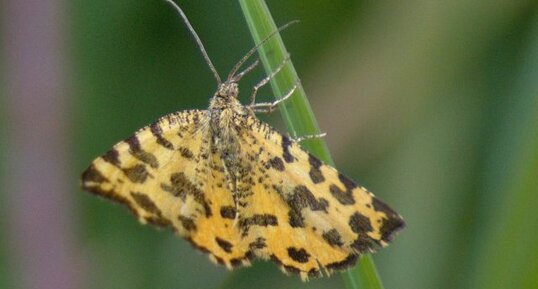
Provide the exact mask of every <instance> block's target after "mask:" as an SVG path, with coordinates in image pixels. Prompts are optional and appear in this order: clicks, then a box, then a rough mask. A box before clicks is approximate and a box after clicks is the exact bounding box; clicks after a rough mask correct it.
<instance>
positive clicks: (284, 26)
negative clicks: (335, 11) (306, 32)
mask: <svg viewBox="0 0 538 289" xmlns="http://www.w3.org/2000/svg"><path fill="white" fill-rule="evenodd" d="M297 23H299V20H293V21H290V22H288V23H286V24H284V25H282V26H280V27H279V28H278V29H277V30H275V31H273V32H271V34H269V35H267V36H266V37H265V38H264V39H262V41H261V42H260V43H258V45H256V46H254V47H253V48H252V49H250V50H249V51H248V52H247V53H246V54H245V56H243V58H241V60H239V62H237V64H236V65H235V66H234V68H233V69H232V71H230V74H229V75H228V78H227V81H230V80H232V79H233V77H234V76H235V74H236V73H237V71H238V70H239V68H241V66H243V64H245V62H246V61H247V60H248V59H249V58H250V57H251V56H252V54H254V52H256V51H257V50H258V48H260V47H261V46H262V45H264V44H265V43H266V42H267V41H269V39H271V38H272V37H273V36H275V35H276V34H277V33H278V32H280V31H282V30H284V29H286V28H288V27H289V26H291V25H293V24H297Z"/></svg>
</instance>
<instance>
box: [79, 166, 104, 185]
mask: <svg viewBox="0 0 538 289" xmlns="http://www.w3.org/2000/svg"><path fill="white" fill-rule="evenodd" d="M82 181H83V182H92V183H103V182H108V179H107V178H106V177H105V176H103V174H101V172H100V171H99V170H98V169H97V168H96V167H95V166H94V165H90V167H88V168H87V169H86V170H85V171H84V173H82Z"/></svg>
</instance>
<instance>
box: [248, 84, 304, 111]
mask: <svg viewBox="0 0 538 289" xmlns="http://www.w3.org/2000/svg"><path fill="white" fill-rule="evenodd" d="M297 86H298V82H297V83H295V85H294V86H293V87H292V88H291V89H290V90H289V91H288V92H287V93H286V94H285V95H284V96H283V97H282V98H279V99H277V100H275V101H273V102H261V103H255V104H251V105H249V106H248V108H250V109H252V111H254V112H261V113H270V112H272V111H273V110H275V109H276V108H277V106H278V104H279V103H281V102H283V101H285V100H287V99H288V98H290V97H291V96H292V94H293V93H294V92H295V90H297Z"/></svg>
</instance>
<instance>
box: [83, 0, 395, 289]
mask: <svg viewBox="0 0 538 289" xmlns="http://www.w3.org/2000/svg"><path fill="white" fill-rule="evenodd" d="M167 1H168V2H169V3H171V4H172V5H173V6H174V7H175V9H176V10H177V11H178V13H179V14H180V15H181V17H182V19H183V21H184V22H185V24H186V25H187V27H188V29H189V30H190V32H191V33H192V35H193V36H194V38H195V40H196V43H197V45H198V46H199V47H200V50H201V52H202V55H203V56H204V58H205V60H206V62H207V63H208V65H209V67H210V69H211V70H212V72H213V74H214V75H215V78H216V79H217V83H218V86H217V91H216V93H215V94H214V95H213V97H212V98H211V100H210V103H209V107H208V109H207V110H188V111H181V112H176V113H172V114H169V115H166V116H164V117H162V118H160V119H159V120H157V121H156V122H155V123H153V124H151V125H149V126H146V127H144V128H142V129H140V130H139V131H137V132H136V133H135V134H134V135H133V136H131V137H129V138H127V139H125V140H124V141H121V142H119V143H118V144H116V145H114V146H113V147H112V149H111V150H109V151H108V152H107V153H105V154H104V155H102V156H101V157H98V158H97V159H95V160H94V161H93V162H92V163H91V165H90V166H89V167H88V169H87V170H86V171H85V172H84V173H83V174H82V187H83V188H84V189H85V190H87V191H90V192H93V193H95V194H97V195H99V196H102V197H105V198H108V199H111V200H113V201H116V202H118V203H121V204H123V205H125V206H126V207H127V208H128V209H129V210H130V211H131V212H133V213H134V214H135V215H136V216H137V217H138V219H139V220H140V221H141V222H142V223H150V224H153V225H157V226H162V227H170V228H172V229H173V230H174V231H175V232H176V233H177V234H179V235H180V236H182V237H183V238H185V239H186V240H187V241H189V242H190V243H191V244H192V245H193V246H194V247H196V248H197V249H199V250H200V251H202V252H204V253H207V254H208V255H209V257H210V258H211V259H212V260H213V261H214V262H216V263H218V264H222V265H225V266H226V267H228V268H235V267H239V266H243V265H250V262H251V261H252V260H253V259H254V258H261V259H270V260H272V261H274V262H275V263H277V264H278V265H279V266H280V268H281V269H282V270H283V271H284V272H287V273H295V274H299V275H300V277H301V278H302V279H303V280H306V279H308V278H309V277H319V276H321V275H322V274H327V275H328V274H330V273H332V272H333V271H338V270H343V269H346V268H349V267H350V266H352V265H354V264H355V263H356V261H357V259H358V257H359V256H360V255H361V254H364V253H370V252H373V251H374V250H376V248H377V247H379V246H386V245H387V244H388V243H389V242H390V241H391V240H392V238H393V236H394V234H395V233H396V232H397V231H398V230H400V229H402V228H403V227H404V221H403V219H402V217H401V216H400V215H398V214H397V213H396V212H395V211H394V210H392V209H391V208H390V207H389V206H387V205H386V204H385V203H383V202H382V201H380V200H379V199H378V198H376V197H375V196H374V195H373V194H372V193H370V192H369V191H367V190H366V189H365V188H363V187H361V186H358V185H357V184H355V183H354V182H353V181H352V180H351V179H349V178H348V177H346V176H344V175H343V174H341V173H339V172H338V171H337V170H336V169H335V168H333V167H331V166H329V165H327V164H324V163H323V162H322V161H320V160H319V159H318V158H316V157H315V156H314V155H312V154H310V153H308V152H307V151H305V150H304V149H302V148H301V146H300V145H299V143H298V141H297V140H294V139H292V138H290V137H287V136H285V135H284V134H281V133H279V132H277V131H276V130H274V129H273V128H272V127H270V126H269V125H268V124H266V123H263V122H261V121H260V120H258V119H257V118H256V116H255V112H267V111H271V110H272V109H273V108H274V107H275V106H276V105H278V103H279V102H281V101H285V100H286V99H287V98H289V97H290V96H291V95H292V94H293V92H294V89H295V88H294V89H291V90H290V92H289V93H288V94H287V95H286V96H284V97H283V98H281V99H280V100H278V101H275V102H273V103H255V102H254V99H255V94H256V91H257V89H258V88H259V87H261V86H262V85H263V84H266V83H267V82H268V81H269V80H270V78H271V77H272V76H274V74H275V73H277V72H278V70H277V71H275V72H274V73H273V74H271V75H270V76H268V77H267V78H266V79H264V80H263V81H262V82H261V83H260V85H258V86H256V87H255V89H254V93H253V96H252V103H251V104H249V105H242V104H241V103H240V102H239V100H238V94H239V89H238V84H237V83H238V81H239V80H240V79H241V77H243V75H245V74H246V73H248V72H249V71H250V70H252V69H253V68H254V67H255V66H256V64H257V63H258V62H257V61H256V62H255V63H254V64H253V65H251V66H249V67H248V68H246V69H245V70H244V71H242V72H240V73H238V71H239V69H240V67H241V66H242V65H243V64H244V63H245V61H246V60H247V59H248V58H249V57H250V56H251V55H252V54H253V53H255V51H256V50H257V49H258V47H259V46H260V45H262V44H263V43H264V42H265V41H267V39H269V38H270V37H271V36H272V35H274V34H275V33H277V32H278V31H280V30H281V29H283V28H285V27H282V28H281V29H279V30H277V31H275V32H273V34H272V35H270V36H268V37H267V38H266V39H265V40H264V41H262V43H260V44H259V45H258V46H256V47H254V48H253V49H252V50H250V51H249V52H248V53H247V55H246V56H245V57H244V58H243V59H242V60H241V61H240V62H239V63H238V64H236V66H235V67H234V68H233V69H232V71H231V73H230V74H229V76H228V77H227V79H226V80H225V81H221V79H220V77H219V74H218V73H217V71H216V69H215V67H214V66H213V64H212V63H211V60H210V59H209V56H208V55H207V53H206V51H205V49H204V47H203V45H202V43H201V41H200V39H199V37H198V35H197V34H196V32H195V31H194V29H193V28H192V26H191V24H190V23H189V21H188V19H187V17H186V16H185V14H184V13H183V11H182V10H181V9H180V8H179V7H178V6H177V5H176V4H174V3H173V2H172V1H170V0H167ZM283 65H284V64H283ZM283 65H281V66H280V68H281V67H283ZM295 87H296V86H295Z"/></svg>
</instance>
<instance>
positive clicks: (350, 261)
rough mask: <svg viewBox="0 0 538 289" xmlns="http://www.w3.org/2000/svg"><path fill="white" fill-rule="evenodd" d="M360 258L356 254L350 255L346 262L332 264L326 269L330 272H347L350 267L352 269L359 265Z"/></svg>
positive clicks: (326, 266)
mask: <svg viewBox="0 0 538 289" xmlns="http://www.w3.org/2000/svg"><path fill="white" fill-rule="evenodd" d="M357 260H358V256H357V255H355V254H350V255H348V256H347V257H346V258H345V259H344V260H342V261H338V262H334V263H330V264H327V265H325V268H327V269H329V270H345V269H347V268H349V267H352V266H353V265H355V263H357Z"/></svg>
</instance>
